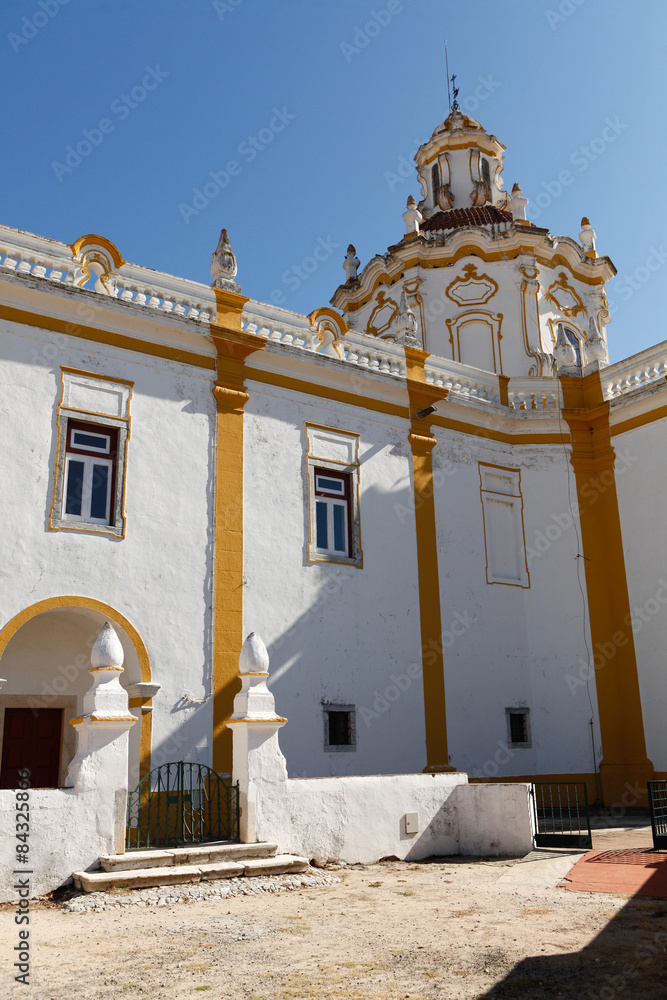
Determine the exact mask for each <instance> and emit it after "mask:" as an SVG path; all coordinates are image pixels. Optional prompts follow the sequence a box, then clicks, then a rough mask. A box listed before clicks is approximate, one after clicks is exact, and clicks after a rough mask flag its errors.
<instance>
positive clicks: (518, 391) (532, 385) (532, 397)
mask: <svg viewBox="0 0 667 1000" xmlns="http://www.w3.org/2000/svg"><path fill="white" fill-rule="evenodd" d="M507 399H508V403H509V406H510V409H512V410H557V409H558V406H559V402H560V401H561V396H560V383H559V382H558V379H557V378H553V377H550V376H546V375H532V376H526V377H525V378H513V379H510V381H509V385H508V387H507Z"/></svg>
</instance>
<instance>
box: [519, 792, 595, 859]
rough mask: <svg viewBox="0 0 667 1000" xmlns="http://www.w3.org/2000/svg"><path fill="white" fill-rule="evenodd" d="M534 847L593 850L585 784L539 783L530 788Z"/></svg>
mask: <svg viewBox="0 0 667 1000" xmlns="http://www.w3.org/2000/svg"><path fill="white" fill-rule="evenodd" d="M532 798H533V816H534V820H535V836H534V841H535V847H579V848H581V850H590V849H591V847H592V846H593V838H592V834H591V818H590V813H589V811H588V791H587V788H586V783H585V782H584V781H557V782H556V781H541V782H536V783H535V784H534V785H533V788H532Z"/></svg>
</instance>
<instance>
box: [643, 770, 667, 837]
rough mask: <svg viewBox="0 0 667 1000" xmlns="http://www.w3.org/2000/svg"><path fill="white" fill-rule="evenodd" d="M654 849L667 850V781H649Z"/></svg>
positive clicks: (647, 783)
mask: <svg viewBox="0 0 667 1000" xmlns="http://www.w3.org/2000/svg"><path fill="white" fill-rule="evenodd" d="M646 787H647V789H648V807H649V810H650V813H651V831H652V833H653V847H654V849H655V850H656V851H665V850H667V781H647V782H646Z"/></svg>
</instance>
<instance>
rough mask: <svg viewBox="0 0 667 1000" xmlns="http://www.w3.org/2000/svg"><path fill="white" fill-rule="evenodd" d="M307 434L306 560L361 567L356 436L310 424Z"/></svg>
mask: <svg viewBox="0 0 667 1000" xmlns="http://www.w3.org/2000/svg"><path fill="white" fill-rule="evenodd" d="M306 431H307V435H308V457H307V473H308V491H309V493H308V506H309V512H310V514H309V517H310V532H309V535H310V537H309V540H308V560H309V561H310V562H336V563H347V564H348V565H352V566H357V567H359V568H361V565H362V553H361V539H360V526H359V460H358V455H357V452H358V447H359V436H358V435H357V434H349V433H345V432H344V431H336V430H333V429H329V428H327V427H320V426H316V425H313V424H307V425H306Z"/></svg>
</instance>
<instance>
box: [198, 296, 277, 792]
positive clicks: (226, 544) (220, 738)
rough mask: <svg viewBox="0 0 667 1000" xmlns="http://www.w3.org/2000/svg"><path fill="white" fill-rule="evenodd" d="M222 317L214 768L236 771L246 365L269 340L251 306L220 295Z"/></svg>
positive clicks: (217, 330) (215, 331)
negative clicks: (249, 317)
mask: <svg viewBox="0 0 667 1000" xmlns="http://www.w3.org/2000/svg"><path fill="white" fill-rule="evenodd" d="M215 294H216V300H217V306H218V308H217V316H216V322H215V324H212V326H211V336H212V338H213V340H214V342H215V345H216V348H217V352H218V354H217V373H218V378H217V381H216V383H215V386H214V389H213V393H214V395H215V401H216V407H217V423H216V462H215V556H214V584H213V586H214V591H213V593H214V596H213V752H212V757H213V768H214V770H216V771H222V772H229V773H231V771H232V732H231V730H230V729H228V728H227V726H226V721H227V719H228V718H229V716H230V715H231V714H232V712H233V710H234V696H235V695H236V693H237V691H238V690H239V688H240V683H239V680H238V663H239V654H240V652H241V646H242V645H243V407H244V406H245V404H246V402H247V400H248V394H247V392H246V386H245V381H244V379H245V375H246V371H245V359H246V358H247V357H248V356H249V355H250V354H253V353H254V352H255V351H258V350H263V348H264V346H265V344H266V339H265V338H262V337H257V336H254V335H250V334H245V333H243V331H242V329H241V314H242V312H243V306H244V304H245V303H246V302H247V301H248V300H247V298H246V297H245V296H243V295H239V294H237V293H234V292H227V291H221V290H219V289H216V290H215Z"/></svg>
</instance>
